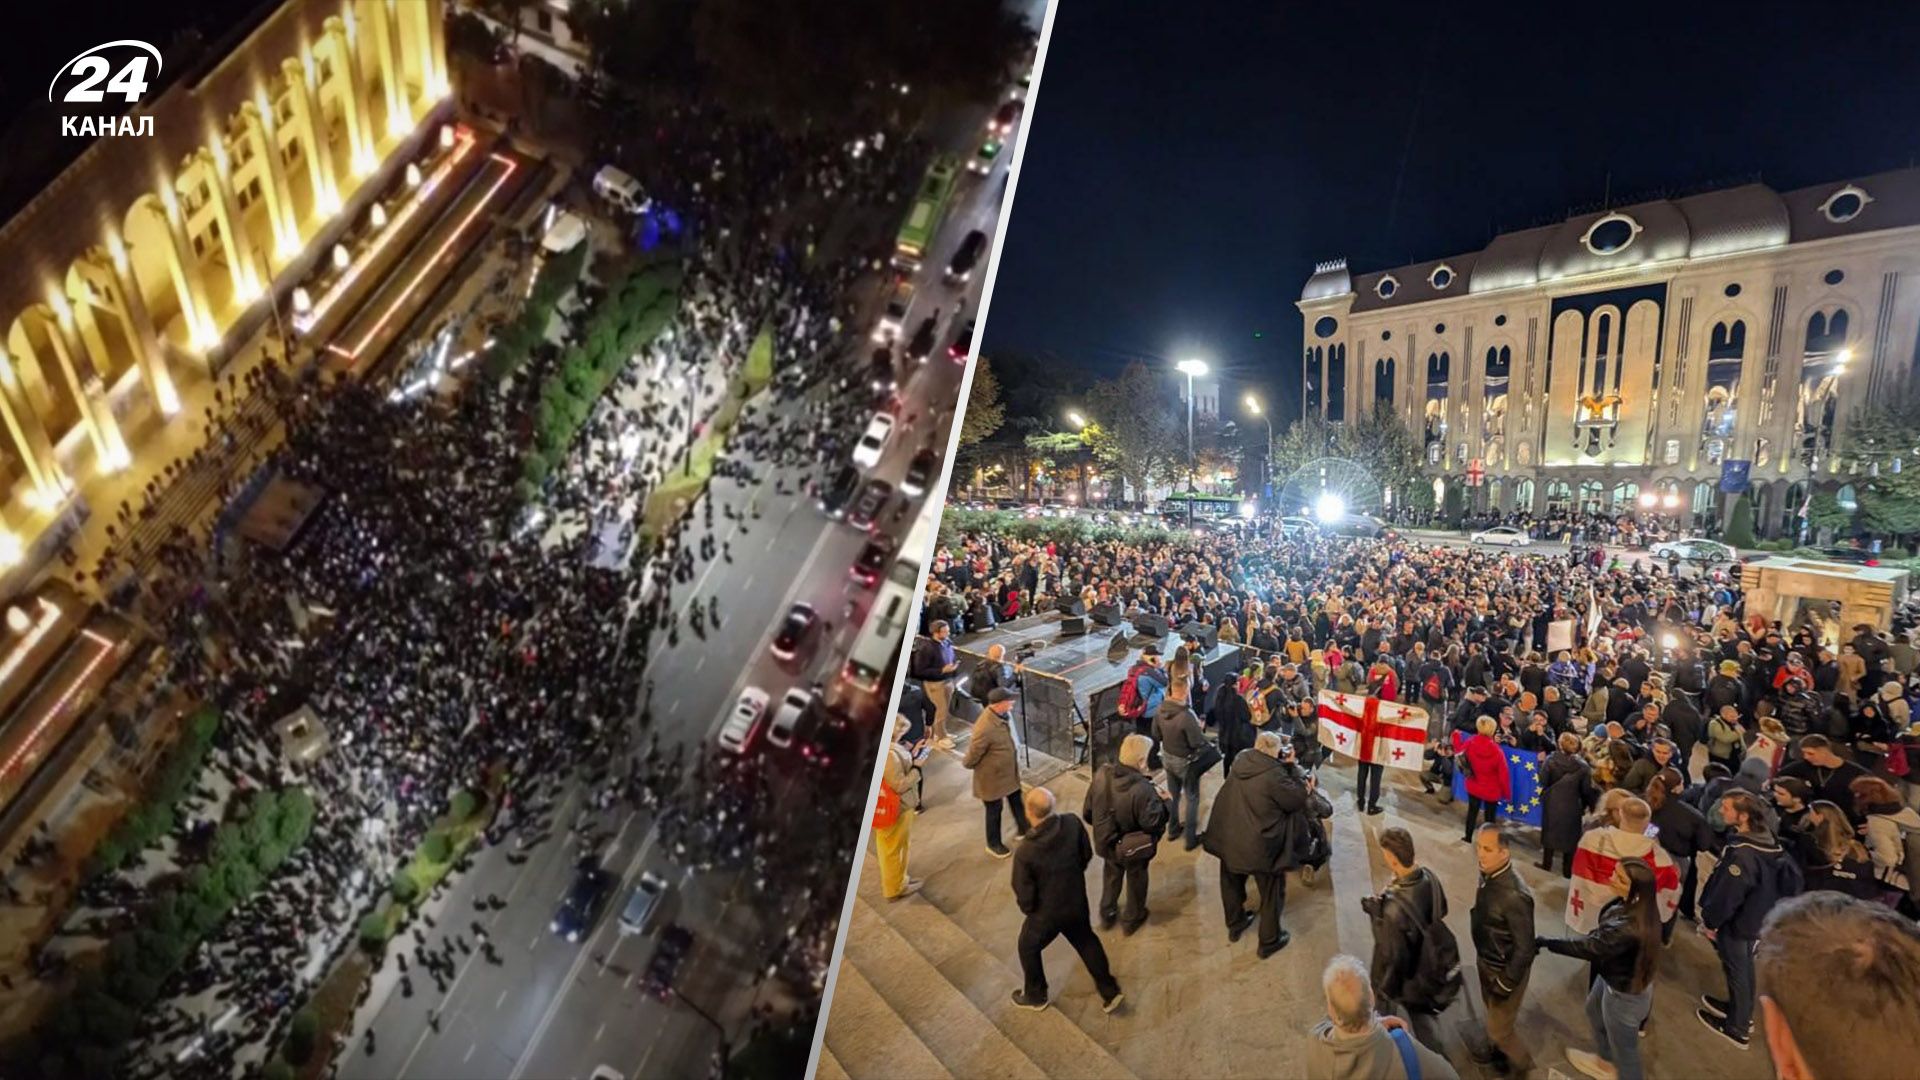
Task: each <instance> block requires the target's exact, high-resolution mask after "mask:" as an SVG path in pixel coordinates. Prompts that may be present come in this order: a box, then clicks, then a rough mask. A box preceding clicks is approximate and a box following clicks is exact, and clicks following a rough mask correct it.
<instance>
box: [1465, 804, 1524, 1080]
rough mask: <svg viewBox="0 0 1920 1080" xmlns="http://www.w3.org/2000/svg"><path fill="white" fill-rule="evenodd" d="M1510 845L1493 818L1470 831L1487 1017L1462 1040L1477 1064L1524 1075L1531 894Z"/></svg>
mask: <svg viewBox="0 0 1920 1080" xmlns="http://www.w3.org/2000/svg"><path fill="white" fill-rule="evenodd" d="M1510 843H1511V842H1510V841H1509V840H1508V838H1507V834H1506V832H1505V831H1504V830H1503V829H1502V828H1501V827H1500V826H1499V825H1498V824H1495V823H1493V822H1487V823H1486V824H1483V825H1481V826H1480V828H1479V829H1478V831H1476V832H1475V833H1474V840H1473V848H1474V857H1475V859H1476V860H1477V861H1478V862H1479V864H1480V885H1479V888H1478V889H1477V890H1476V891H1475V893H1474V897H1473V916H1472V920H1471V924H1472V927H1473V949H1474V967H1475V969H1476V970H1477V972H1478V975H1479V979H1480V997H1481V1000H1482V1001H1483V1002H1485V1004H1486V1010H1487V1019H1486V1030H1485V1031H1484V1032H1476V1033H1470V1034H1469V1035H1468V1036H1467V1043H1468V1047H1469V1050H1470V1052H1471V1053H1472V1055H1473V1059H1474V1061H1476V1062H1477V1063H1479V1064H1482V1065H1495V1066H1497V1067H1501V1068H1503V1069H1505V1070H1507V1071H1511V1072H1517V1073H1525V1072H1526V1071H1527V1070H1529V1069H1531V1068H1532V1067H1533V1053H1532V1051H1530V1050H1529V1049H1528V1048H1527V1042H1526V1040H1525V1039H1524V1038H1523V1037H1521V1035H1520V1032H1519V1029H1518V1028H1517V1026H1516V1022H1517V1021H1518V1019H1519V1016H1520V1005H1521V1003H1522V1002H1523V1001H1525V1000H1526V996H1527V980H1528V979H1529V978H1530V977H1531V975H1532V973H1533V957H1534V937H1535V934H1534V929H1533V893H1532V891H1530V890H1529V889H1528V888H1527V886H1526V883H1525V882H1523V881H1521V880H1520V874H1519V872H1518V871H1516V870H1515V869H1514V868H1513V858H1512V853H1511V851H1510V850H1509V845H1510Z"/></svg>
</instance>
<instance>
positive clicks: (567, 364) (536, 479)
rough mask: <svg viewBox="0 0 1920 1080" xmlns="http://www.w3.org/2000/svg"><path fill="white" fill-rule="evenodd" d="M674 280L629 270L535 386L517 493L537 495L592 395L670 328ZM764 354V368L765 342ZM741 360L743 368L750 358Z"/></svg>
mask: <svg viewBox="0 0 1920 1080" xmlns="http://www.w3.org/2000/svg"><path fill="white" fill-rule="evenodd" d="M682 274H683V271H682V269H681V267H680V265H679V264H678V263H652V264H648V265H643V266H638V267H635V268H634V269H632V270H631V271H629V272H628V273H627V276H626V277H624V278H623V279H621V280H620V281H619V282H617V283H615V284H614V285H612V286H610V287H609V288H608V289H607V292H606V295H605V296H603V297H602V298H601V299H600V301H599V303H597V304H595V305H594V307H593V312H592V313H591V314H590V315H588V316H587V320H586V323H585V325H584V326H583V327H582V330H581V334H580V341H579V343H578V344H575V345H572V346H569V347H568V349H567V351H566V352H565V353H563V354H562V355H561V357H560V367H559V369H558V370H557V371H555V372H554V373H553V374H551V375H549V376H547V378H546V380H545V381H544V382H542V383H541V384H540V392H539V398H538V400H537V401H536V402H535V403H534V407H533V421H534V422H533V443H532V445H531V446H529V447H527V451H526V456H525V457H524V458H522V459H521V463H520V478H521V480H522V481H524V482H525V488H524V489H522V490H530V489H538V487H539V486H540V485H541V484H542V483H544V482H545V481H546V478H547V476H548V475H549V474H550V473H552V472H553V470H554V469H555V468H558V467H559V465H560V463H561V462H562V461H564V460H565V459H566V456H567V450H568V449H569V448H570V447H571V446H572V445H573V440H574V437H575V436H576V435H578V434H579V433H580V428H581V426H582V425H584V424H585V423H586V422H587V417H589V416H591V415H592V414H593V405H594V403H595V402H596V401H599V400H600V395H601V394H604V393H606V390H607V387H608V386H610V385H611V384H612V383H613V380H614V379H615V378H617V377H619V375H620V372H621V370H622V369H624V368H625V367H626V366H627V363H628V361H629V360H631V359H632V358H633V355H634V354H635V353H637V352H639V351H640V350H641V349H643V348H645V347H646V346H647V345H648V344H650V343H652V341H653V340H654V339H655V338H657V337H659V336H660V334H661V333H662V332H663V331H665V330H666V328H667V327H668V326H669V325H670V324H671V323H672V322H673V317H674V315H675V314H677V313H678V311H679V309H680V281H681V277H682ZM756 344H757V343H756ZM768 354H769V360H770V359H771V342H769V344H768ZM748 360H749V364H751V362H752V352H751V350H750V351H749V357H748Z"/></svg>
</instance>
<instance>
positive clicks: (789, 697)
mask: <svg viewBox="0 0 1920 1080" xmlns="http://www.w3.org/2000/svg"><path fill="white" fill-rule="evenodd" d="M812 707H813V694H812V693H810V692H808V691H806V690H802V689H800V688H799V687H797V686H796V687H792V688H790V689H788V690H787V693H786V696H785V697H783V698H781V699H780V707H779V708H778V709H776V710H774V713H773V722H772V723H770V724H768V725H767V743H768V744H769V745H771V746H777V747H779V748H780V749H782V750H785V749H787V748H788V747H790V746H792V745H793V737H794V734H795V733H796V732H797V731H799V729H800V722H801V721H802V720H804V719H806V715H807V710H808V709H810V708H812Z"/></svg>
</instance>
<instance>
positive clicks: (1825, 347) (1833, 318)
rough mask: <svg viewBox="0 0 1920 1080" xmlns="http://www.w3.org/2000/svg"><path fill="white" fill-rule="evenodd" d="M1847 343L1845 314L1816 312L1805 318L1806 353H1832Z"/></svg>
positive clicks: (1841, 312)
mask: <svg viewBox="0 0 1920 1080" xmlns="http://www.w3.org/2000/svg"><path fill="white" fill-rule="evenodd" d="M1846 343H1847V313H1846V311H1845V310H1844V309H1843V310H1839V311H1835V312H1833V313H1832V314H1831V315H1829V314H1827V313H1826V312H1823V311H1816V312H1814V313H1813V314H1812V315H1810V316H1808V317H1807V352H1808V353H1810V354H1811V353H1823V352H1832V351H1834V350H1835V349H1838V348H1840V347H1841V346H1843V345H1845V344H1846Z"/></svg>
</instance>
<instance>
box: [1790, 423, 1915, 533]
mask: <svg viewBox="0 0 1920 1080" xmlns="http://www.w3.org/2000/svg"><path fill="white" fill-rule="evenodd" d="M1916 432H1920V388H1907V389H1905V390H1903V391H1902V392H1900V393H1897V394H1890V395H1887V396H1886V398H1885V399H1884V400H1881V401H1879V402H1877V403H1876V404H1873V405H1870V406H1868V407H1867V408H1865V409H1862V410H1860V411H1859V412H1857V413H1855V414H1854V416H1853V418H1852V420H1851V422H1850V423H1849V424H1848V425H1847V435H1846V443H1845V454H1844V456H1845V458H1846V459H1847V460H1848V461H1850V462H1854V463H1857V464H1858V466H1859V470H1860V473H1863V474H1865V479H1864V480H1862V479H1860V478H1858V476H1856V479H1855V480H1854V490H1855V491H1856V492H1857V493H1858V496H1859V501H1860V516H1859V522H1860V524H1861V525H1863V526H1864V527H1865V528H1867V529H1868V530H1869V531H1871V532H1874V533H1878V534H1881V535H1883V536H1902V535H1906V534H1909V533H1914V532H1920V436H1916V434H1915V433H1916ZM1818 502H1819V500H1818V498H1817V497H1816V499H1815V503H1816V507H1817V505H1818Z"/></svg>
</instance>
